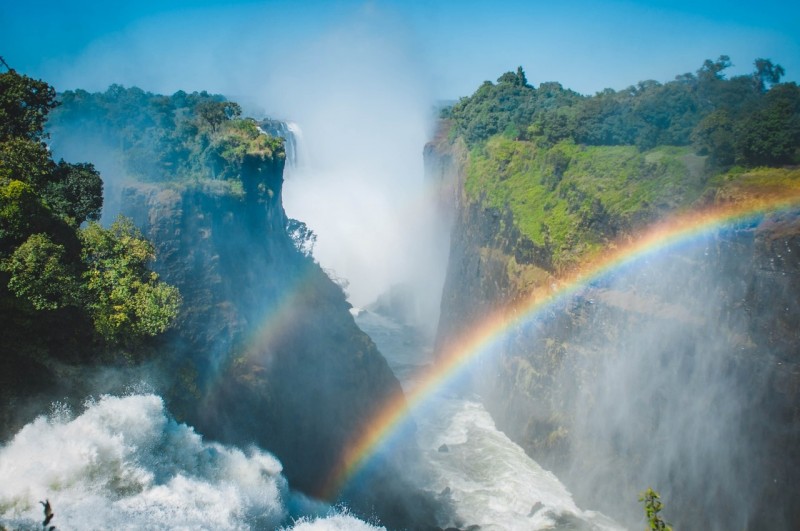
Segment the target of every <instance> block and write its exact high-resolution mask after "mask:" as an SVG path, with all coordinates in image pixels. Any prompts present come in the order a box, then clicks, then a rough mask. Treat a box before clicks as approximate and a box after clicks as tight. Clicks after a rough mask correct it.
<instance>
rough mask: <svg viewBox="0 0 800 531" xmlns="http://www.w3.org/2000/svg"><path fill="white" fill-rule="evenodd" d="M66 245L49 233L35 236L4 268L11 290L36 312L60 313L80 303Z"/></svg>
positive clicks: (76, 280)
mask: <svg viewBox="0 0 800 531" xmlns="http://www.w3.org/2000/svg"><path fill="white" fill-rule="evenodd" d="M64 254H65V249H64V246H63V245H59V244H57V243H53V242H52V241H51V240H50V237H49V236H47V234H33V235H31V236H30V237H29V238H28V239H27V240H26V241H25V243H23V244H22V245H20V246H19V247H17V249H16V250H15V251H14V254H12V255H11V258H9V259H8V260H7V261H5V262H4V263H3V265H2V269H3V270H5V271H7V272H8V273H9V274H10V279H9V281H8V289H9V290H10V291H11V292H12V293H13V294H14V295H16V296H17V297H19V298H20V299H24V300H27V301H28V302H29V303H30V304H31V305H32V306H33V307H34V308H35V309H36V310H57V309H58V308H63V307H64V306H68V305H71V304H75V303H77V286H78V285H79V283H78V279H77V278H76V277H75V271H74V270H73V268H72V267H70V265H69V263H68V262H66V261H65V259H64Z"/></svg>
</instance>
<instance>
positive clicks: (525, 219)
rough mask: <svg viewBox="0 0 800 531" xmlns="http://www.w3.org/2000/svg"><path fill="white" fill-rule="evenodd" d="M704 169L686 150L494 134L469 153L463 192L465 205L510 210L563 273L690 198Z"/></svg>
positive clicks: (695, 196) (697, 192) (701, 186)
mask: <svg viewBox="0 0 800 531" xmlns="http://www.w3.org/2000/svg"><path fill="white" fill-rule="evenodd" d="M703 164H704V160H703V159H702V158H701V157H697V156H695V155H693V154H692V152H691V149H690V148H687V147H674V146H663V147H658V148H655V149H653V150H650V151H647V152H640V151H639V150H638V149H637V148H636V147H634V146H582V145H577V144H574V143H572V142H561V143H558V144H556V145H554V146H550V147H548V146H543V145H540V144H537V143H535V142H527V141H518V140H512V139H508V138H504V137H502V136H496V137H493V138H491V139H489V140H488V141H487V142H486V143H485V144H484V145H483V146H481V147H478V148H475V149H473V150H472V151H471V152H470V156H469V161H468V165H467V178H466V183H465V189H466V193H467V196H468V197H469V199H470V200H472V201H479V202H481V203H482V204H483V205H484V206H487V207H493V208H497V209H500V210H504V209H506V208H509V209H510V210H511V213H512V215H513V218H514V223H515V224H516V226H517V227H518V228H519V230H520V231H521V232H522V234H523V235H524V236H526V237H527V238H529V239H530V240H531V241H533V242H534V243H536V244H537V245H540V246H547V247H549V248H550V249H551V251H552V253H553V263H554V265H555V266H556V268H564V267H568V266H569V265H570V264H573V263H575V262H576V261H579V260H580V259H581V258H582V257H584V256H586V255H587V254H592V253H593V252H597V251H599V250H600V249H601V248H602V247H603V244H604V243H605V242H607V241H608V240H609V239H611V238H613V237H614V236H615V234H616V232H617V231H620V230H623V231H624V230H626V229H628V228H630V227H632V226H634V225H636V224H637V223H638V222H640V221H641V220H646V219H650V218H652V217H655V216H657V215H659V214H662V213H663V212H666V211H670V210H673V209H676V208H679V207H682V206H686V205H689V204H691V203H692V202H694V201H695V200H697V199H698V198H699V197H700V196H701V195H702V194H703V192H704V191H705V189H706V183H705V180H704V177H703V172H702V171H701V168H702V167H703Z"/></svg>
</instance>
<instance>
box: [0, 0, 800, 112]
mask: <svg viewBox="0 0 800 531" xmlns="http://www.w3.org/2000/svg"><path fill="white" fill-rule="evenodd" d="M0 27H2V28H3V31H2V32H0V55H2V56H3V57H5V59H6V60H7V61H8V62H9V63H10V64H11V65H12V66H13V67H15V68H16V69H18V70H20V71H23V72H26V73H28V74H30V75H34V76H38V77H43V78H45V79H46V80H47V81H49V82H51V83H53V84H55V85H56V87H57V88H59V89H66V88H73V87H76V86H86V87H88V88H91V89H102V88H104V87H105V86H107V85H108V84H110V83H112V82H121V83H123V84H126V85H127V84H138V85H142V86H144V88H147V89H151V90H171V89H172V88H174V87H182V88H187V89H202V88H203V87H202V86H199V85H200V84H203V83H204V82H205V83H207V84H209V85H212V86H211V87H209V88H211V89H214V88H217V87H218V88H222V89H228V90H231V89H233V91H234V92H237V91H238V92H243V91H246V90H247V88H245V86H246V85H247V83H246V82H243V85H242V86H241V87H237V86H236V84H235V83H228V84H226V83H219V80H218V79H215V78H219V77H220V76H231V77H234V78H242V77H246V76H243V75H242V72H241V70H242V69H254V68H265V69H272V70H275V69H277V68H282V67H283V68H286V61H287V60H288V59H289V58H291V57H293V56H294V57H295V58H296V60H297V61H302V58H301V57H300V55H297V54H296V51H297V50H298V48H302V47H303V46H304V45H306V44H307V43H309V42H313V41H314V40H316V39H320V38H322V39H325V38H326V37H325V36H330V35H337V34H338V35H342V36H344V38H348V36H351V35H353V34H356V35H359V36H360V37H358V38H355V39H353V40H352V41H351V42H350V43H349V45H350V46H352V47H354V48H356V49H358V48H361V47H363V48H366V49H373V48H375V47H376V46H377V47H378V48H380V47H381V46H384V47H388V48H391V50H389V51H388V52H387V56H386V58H385V61H384V65H385V67H386V74H387V75H391V70H392V69H393V68H394V67H395V65H394V64H393V61H399V63H400V64H399V65H397V68H398V69H399V71H400V75H414V76H416V77H419V78H420V79H421V81H420V83H421V84H423V85H424V86H425V91H426V93H427V94H429V95H430V96H431V97H433V98H457V97H459V96H463V95H467V94H470V93H471V92H472V91H474V90H475V89H476V88H477V86H478V85H479V84H480V83H481V82H482V81H483V80H485V79H490V80H494V79H496V78H497V77H499V75H500V74H501V73H502V72H504V71H506V70H510V69H514V68H515V67H516V66H517V65H522V66H523V67H524V68H525V70H526V72H527V74H528V78H529V80H530V81H531V82H533V83H534V84H536V83H539V82H542V81H551V80H557V81H560V82H562V84H564V85H565V86H567V87H570V88H573V89H575V90H578V91H579V92H582V93H593V92H596V91H598V90H601V89H603V88H605V87H612V88H615V89H619V88H624V87H625V86H627V85H630V84H633V83H636V82H637V81H640V80H643V79H656V80H658V81H667V80H670V79H672V78H673V77H674V76H675V75H676V74H679V73H683V72H688V71H694V70H696V69H697V68H698V67H699V65H700V64H702V62H703V60H704V59H706V58H716V57H717V56H719V55H720V54H723V53H724V54H728V55H730V56H731V58H732V61H733V63H734V68H732V69H731V71H730V72H731V73H732V74H735V73H744V72H748V71H749V70H750V68H751V65H752V62H753V60H754V59H755V58H757V57H768V58H771V59H773V61H775V62H778V63H780V64H782V65H783V66H784V67H785V68H786V71H787V73H788V75H787V79H789V80H797V79H800V77H799V76H800V29H798V28H800V3H797V2H785V1H772V0H765V1H760V2H738V3H737V2H722V1H705V2H704V1H695V2H690V1H683V0H678V1H671V2H670V1H653V2H635V1H629V2H585V1H569V0H567V1H562V2H538V1H527V2H525V1H495V2H490V1H474V0H462V1H450V2H446V1H438V2H437V1H416V0H408V1H388V0H387V1H366V2H365V1H349V2H322V1H302V2H299V1H271V2H263V1H262V2H222V1H218V0H178V1H174V0H173V1H152V0H144V1H139V2H119V3H117V2H87V1H77V2H63V1H57V2H56V1H53V2H48V1H42V0H29V1H24V2H12V1H6V2H3V4H2V7H0ZM359 39H361V40H359ZM333 40H334V41H335V40H336V39H335V38H333ZM376 41H377V44H376ZM162 42H163V44H161V43H162ZM161 50H164V52H165V53H163V54H162V53H161ZM301 55H302V54H301ZM344 55H345V56H344V57H342V58H341V60H343V61H347V57H346V55H347V54H344ZM258 56H261V57H260V58H258V59H257V57H258ZM204 58H206V59H207V60H206V59H204ZM207 63H214V65H213V67H211V66H209V64H207ZM190 65H197V68H196V69H195V70H192V71H190V69H189V68H188V67H189V66H190ZM409 69H410V70H414V72H413V74H409V72H408V70H409ZM237 70H238V71H239V72H237ZM173 71H174V74H175V75H174V77H173V76H171V75H170V72H173ZM264 75H266V74H264ZM181 77H183V79H181ZM264 79H266V78H264ZM319 81H320V82H321V83H324V82H325V79H320V80H319ZM189 85H192V86H189Z"/></svg>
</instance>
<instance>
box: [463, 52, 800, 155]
mask: <svg viewBox="0 0 800 531" xmlns="http://www.w3.org/2000/svg"><path fill="white" fill-rule="evenodd" d="M730 65H731V61H730V58H729V57H728V56H725V55H723V56H720V57H719V58H718V59H717V60H715V61H712V60H710V59H709V60H706V61H705V62H704V63H703V65H702V66H701V67H700V69H698V70H697V72H696V73H695V74H692V73H687V74H682V75H679V76H677V77H676V78H675V80H674V81H671V82H668V83H664V84H662V83H658V82H656V81H642V82H639V83H638V84H637V85H635V86H630V87H628V88H626V89H624V90H621V91H614V90H612V89H606V90H603V91H601V92H599V93H597V94H595V95H594V96H591V97H583V96H580V95H578V94H576V93H574V92H571V91H568V90H564V89H563V88H562V87H561V86H560V85H558V84H557V83H542V84H541V85H540V86H539V88H538V89H535V88H533V87H531V86H530V85H528V84H527V80H526V79H525V75H524V72H522V69H518V70H517V73H513V72H507V73H505V74H503V75H502V76H501V77H500V78H499V79H498V84H496V85H494V84H492V83H490V82H488V81H487V82H485V83H484V84H483V85H481V87H480V88H479V89H478V90H477V91H476V92H475V94H473V95H472V96H470V97H469V98H462V99H461V100H460V101H459V102H458V103H457V104H456V105H454V106H453V108H452V109H451V110H450V111H449V113H448V118H450V119H452V120H453V125H452V128H453V129H452V130H453V132H454V134H456V135H460V136H462V137H463V138H464V139H465V140H466V142H467V144H468V145H469V146H470V147H475V146H479V145H481V144H482V143H483V142H486V141H487V140H488V139H489V138H490V137H492V136H494V135H498V134H502V135H504V136H506V137H508V138H510V139H518V140H526V139H532V140H536V141H537V142H538V143H540V144H545V145H551V146H552V145H554V144H557V143H559V142H562V141H564V140H572V141H574V142H575V143H576V144H585V145H590V146H636V147H637V148H639V150H640V151H647V150H650V149H653V148H655V147H656V146H661V145H672V146H688V145H692V144H693V145H694V147H695V149H696V150H697V151H698V152H699V153H701V154H703V155H708V156H709V161H710V162H711V163H712V165H713V166H714V167H716V168H725V167H727V166H730V165H731V164H733V163H736V164H741V165H744V166H750V167H752V166H759V165H781V164H792V163H796V162H798V161H800V154H798V145H800V113H799V112H798V108H800V92H799V91H798V88H797V85H796V84H794V83H780V79H781V77H782V76H783V75H784V73H785V72H784V69H783V68H782V67H781V66H780V65H777V64H773V63H772V61H770V60H768V59H757V60H756V61H755V64H754V66H755V71H754V72H753V74H751V75H744V76H736V77H733V78H731V79H726V77H725V75H724V72H725V70H726V69H727V68H728V67H730Z"/></svg>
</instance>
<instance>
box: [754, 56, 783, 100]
mask: <svg viewBox="0 0 800 531" xmlns="http://www.w3.org/2000/svg"><path fill="white" fill-rule="evenodd" d="M755 66H756V71H755V72H754V73H753V78H754V79H755V82H756V85H758V89H759V90H760V91H761V92H766V90H767V89H768V88H769V87H771V86H772V85H776V84H778V83H780V82H781V78H782V77H783V75H784V74H785V73H786V71H785V70H784V69H783V67H782V66H781V65H773V64H772V61H770V60H769V59H756V60H755Z"/></svg>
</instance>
